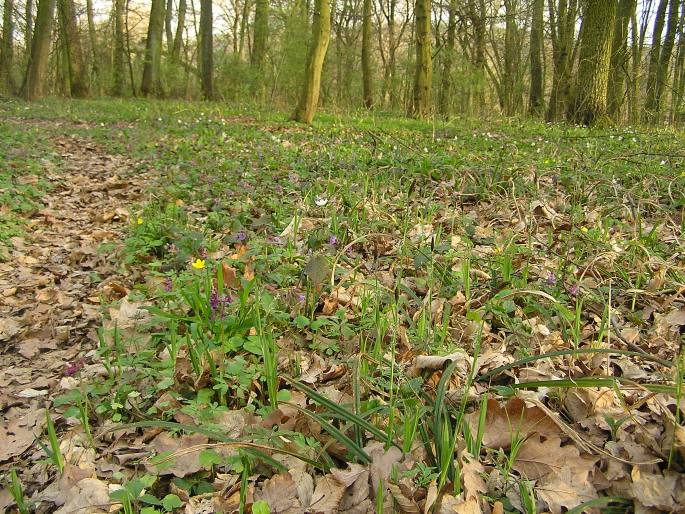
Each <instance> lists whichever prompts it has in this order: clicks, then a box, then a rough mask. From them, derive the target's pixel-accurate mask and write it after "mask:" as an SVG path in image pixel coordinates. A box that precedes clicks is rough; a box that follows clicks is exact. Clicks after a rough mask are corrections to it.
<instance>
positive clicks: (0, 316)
mask: <svg viewBox="0 0 685 514" xmlns="http://www.w3.org/2000/svg"><path fill="white" fill-rule="evenodd" d="M53 147H54V151H55V152H56V153H57V154H58V155H59V161H60V162H61V164H60V165H59V166H54V167H48V168H46V169H45V173H44V177H45V179H46V180H47V181H49V183H50V185H51V187H50V191H49V192H48V193H47V194H46V195H45V197H44V198H43V201H42V204H43V206H42V208H40V209H38V210H36V211H35V212H33V213H32V214H31V215H30V217H29V219H28V220H27V222H28V223H27V226H26V230H25V234H24V235H23V236H22V237H15V238H13V239H12V248H10V249H9V250H8V251H7V254H8V255H9V258H8V259H7V260H6V261H5V262H0V369H2V373H0V411H1V412H2V421H1V425H0V473H2V474H4V472H6V471H7V470H8V469H9V468H11V467H15V468H17V470H18V471H21V474H22V475H23V476H22V481H23V482H24V484H25V485H27V483H28V484H30V483H32V482H33V483H34V484H35V483H36V482H38V483H39V482H40V481H41V479H42V478H46V477H40V476H38V474H39V471H38V470H39V468H43V469H44V466H34V464H35V463H36V462H37V461H38V460H40V459H43V458H44V457H45V454H44V452H43V451H42V450H41V449H40V446H39V445H38V444H37V443H36V437H37V436H39V435H40V434H41V433H42V431H43V427H44V425H45V423H46V420H45V411H44V407H45V404H46V402H47V401H48V400H49V399H51V398H52V397H54V396H55V395H56V394H60V393H62V392H64V391H63V389H64V387H65V386H66V384H65V382H64V381H65V380H66V381H68V380H69V379H70V375H73V374H74V373H76V372H77V371H81V372H82V374H88V371H89V370H88V368H89V367H92V368H93V369H92V373H97V368H98V367H99V366H98V365H95V364H90V362H91V359H90V357H91V356H92V355H93V352H94V349H95V347H96V346H97V344H96V341H97V332H96V330H97V328H98V327H99V326H100V325H101V320H102V313H101V305H102V304H103V299H104V300H105V301H107V300H111V299H112V298H117V297H119V296H122V295H123V294H125V292H126V289H127V279H126V277H124V276H123V274H122V271H121V269H120V267H119V266H118V264H117V262H116V259H115V257H114V254H115V251H114V250H115V249H116V247H117V246H118V245H119V244H120V242H121V241H122V240H123V238H124V230H125V227H126V225H127V224H128V223H129V222H130V221H129V206H130V205H131V204H134V203H136V202H138V201H140V199H141V197H142V194H143V190H144V188H145V187H146V183H147V182H148V180H149V179H151V178H152V175H151V172H148V171H141V170H140V166H139V163H137V162H135V161H134V160H132V159H130V158H127V157H124V156H119V155H110V154H108V153H107V152H105V151H104V150H103V149H102V148H100V147H98V146H96V145H94V144H93V143H92V142H90V141H88V140H87V139H85V138H83V137H79V136H57V137H56V138H55V140H54V142H53ZM46 162H47V161H46ZM43 472H44V471H43ZM3 500H7V498H0V511H2V510H3V504H4V502H3Z"/></svg>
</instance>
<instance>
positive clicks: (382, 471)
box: [364, 443, 402, 498]
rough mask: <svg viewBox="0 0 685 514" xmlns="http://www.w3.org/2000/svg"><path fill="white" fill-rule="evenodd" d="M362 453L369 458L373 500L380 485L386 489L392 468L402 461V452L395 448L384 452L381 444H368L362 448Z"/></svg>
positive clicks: (383, 446)
mask: <svg viewBox="0 0 685 514" xmlns="http://www.w3.org/2000/svg"><path fill="white" fill-rule="evenodd" d="M364 451H366V453H367V454H368V455H369V457H371V466H370V467H369V472H370V473H371V491H372V495H373V497H374V498H375V497H376V495H377V494H378V487H379V485H380V484H382V487H383V488H384V489H385V488H387V484H388V478H390V473H391V472H392V468H393V467H394V466H396V465H398V464H399V463H400V461H401V460H402V451H401V450H400V449H399V448H396V447H395V446H391V447H390V448H388V449H387V450H386V449H385V445H384V444H383V443H373V444H370V445H368V446H366V447H365V448H364Z"/></svg>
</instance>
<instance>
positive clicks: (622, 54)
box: [607, 0, 637, 121]
mask: <svg viewBox="0 0 685 514" xmlns="http://www.w3.org/2000/svg"><path fill="white" fill-rule="evenodd" d="M636 4H637V2H636V0H619V2H618V14H617V15H616V23H615V24H614V38H613V42H612V44H611V60H610V65H609V86H608V88H607V89H608V93H607V97H608V114H609V116H610V117H611V118H612V119H613V120H614V121H618V119H619V118H620V115H621V106H622V104H623V98H624V97H625V87H624V86H625V79H626V76H627V75H628V70H627V68H626V66H627V64H628V24H629V23H630V17H631V15H632V14H633V12H635V6H636Z"/></svg>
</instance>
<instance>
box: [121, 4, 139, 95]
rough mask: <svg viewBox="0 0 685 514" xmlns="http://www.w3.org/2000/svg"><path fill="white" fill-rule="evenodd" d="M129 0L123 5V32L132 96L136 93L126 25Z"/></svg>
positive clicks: (128, 31)
mask: <svg viewBox="0 0 685 514" xmlns="http://www.w3.org/2000/svg"><path fill="white" fill-rule="evenodd" d="M129 5H130V0H126V4H125V7H124V23H125V29H126V30H125V33H126V61H127V62H128V77H129V80H130V83H131V94H132V95H133V96H138V95H137V94H136V81H135V79H134V77H133V59H132V58H131V55H132V53H131V30H130V29H129V25H128V13H129V11H130V10H129Z"/></svg>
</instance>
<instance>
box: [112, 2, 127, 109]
mask: <svg viewBox="0 0 685 514" xmlns="http://www.w3.org/2000/svg"><path fill="white" fill-rule="evenodd" d="M125 8H126V4H125V3H124V0H114V63H113V64H114V66H113V75H114V90H113V93H114V96H123V94H124V75H125V73H126V70H125V68H124V66H125V64H124V59H125V52H126V50H125V48H124V31H125V27H124V9H125Z"/></svg>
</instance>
